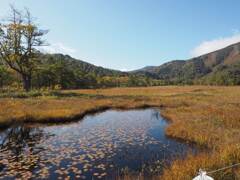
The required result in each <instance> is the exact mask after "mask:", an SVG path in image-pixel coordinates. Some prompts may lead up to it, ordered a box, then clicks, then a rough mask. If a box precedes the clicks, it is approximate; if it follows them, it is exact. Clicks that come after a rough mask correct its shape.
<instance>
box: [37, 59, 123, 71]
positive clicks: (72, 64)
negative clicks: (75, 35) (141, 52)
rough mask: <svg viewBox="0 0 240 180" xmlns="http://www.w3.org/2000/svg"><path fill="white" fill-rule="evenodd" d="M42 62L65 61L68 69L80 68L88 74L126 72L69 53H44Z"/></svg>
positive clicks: (79, 69)
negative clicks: (95, 63)
mask: <svg viewBox="0 0 240 180" xmlns="http://www.w3.org/2000/svg"><path fill="white" fill-rule="evenodd" d="M40 58H41V61H42V63H43V64H44V63H46V64H55V63H58V62H64V65H65V67H66V68H68V69H72V70H78V71H81V72H82V73H86V74H90V73H92V74H95V75H97V76H114V75H124V74H126V73H125V72H122V71H118V70H113V69H107V68H103V67H101V66H95V65H93V64H90V63H88V62H85V61H82V60H79V59H75V58H72V57H71V56H69V55H63V54H42V55H41V57H40Z"/></svg>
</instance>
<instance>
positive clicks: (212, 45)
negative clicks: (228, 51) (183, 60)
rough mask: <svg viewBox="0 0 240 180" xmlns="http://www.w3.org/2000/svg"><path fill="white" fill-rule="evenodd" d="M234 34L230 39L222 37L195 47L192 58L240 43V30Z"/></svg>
mask: <svg viewBox="0 0 240 180" xmlns="http://www.w3.org/2000/svg"><path fill="white" fill-rule="evenodd" d="M234 31H235V32H234V34H233V35H232V36H230V37H221V38H218V39H213V40H210V41H204V42H202V43H201V44H199V45H198V46H197V47H195V48H194V49H193V50H192V51H191V52H190V53H191V56H193V57H196V56H200V55H203V54H206V53H209V52H213V51H216V50H219V49H222V48H224V47H227V46H229V45H231V44H234V43H237V42H240V33H239V31H238V30H234Z"/></svg>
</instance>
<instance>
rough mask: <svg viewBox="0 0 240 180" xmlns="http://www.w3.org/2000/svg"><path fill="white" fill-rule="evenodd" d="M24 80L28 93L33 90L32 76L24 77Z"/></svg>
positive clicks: (24, 86)
mask: <svg viewBox="0 0 240 180" xmlns="http://www.w3.org/2000/svg"><path fill="white" fill-rule="evenodd" d="M22 79H23V88H24V90H25V91H26V92H28V91H30V89H31V80H32V78H31V76H30V75H22Z"/></svg>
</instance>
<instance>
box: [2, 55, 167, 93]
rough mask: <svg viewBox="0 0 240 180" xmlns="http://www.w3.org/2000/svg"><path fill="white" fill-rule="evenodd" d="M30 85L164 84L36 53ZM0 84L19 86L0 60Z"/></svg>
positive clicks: (17, 77) (60, 57)
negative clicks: (36, 57)
mask: <svg viewBox="0 0 240 180" xmlns="http://www.w3.org/2000/svg"><path fill="white" fill-rule="evenodd" d="M39 58H40V61H38V62H39V64H38V65H37V68H36V70H35V71H34V72H33V74H32V83H31V86H32V88H33V89H41V88H49V89H56V88H57V89H79V88H106V87H133V86H158V85H164V84H163V83H164V82H163V81H161V80H154V79H151V78H149V77H147V76H138V75H133V74H128V73H123V72H120V71H115V70H109V69H105V68H102V67H97V66H94V65H91V64H89V63H86V62H83V61H79V60H75V59H73V58H71V57H70V56H67V55H66V56H64V55H61V54H54V55H40V56H39ZM0 87H1V88H2V87H12V88H22V83H21V76H20V75H19V74H18V73H17V72H15V71H13V70H12V69H10V68H8V67H7V66H4V65H3V64H2V65H1V64H0Z"/></svg>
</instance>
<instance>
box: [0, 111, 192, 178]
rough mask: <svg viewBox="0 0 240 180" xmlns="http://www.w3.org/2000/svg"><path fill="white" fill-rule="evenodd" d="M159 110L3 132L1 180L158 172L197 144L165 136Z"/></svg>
mask: <svg viewBox="0 0 240 180" xmlns="http://www.w3.org/2000/svg"><path fill="white" fill-rule="evenodd" d="M166 125H167V122H166V121H165V120H163V119H162V117H161V116H160V113H159V111H158V110H155V109H144V110H129V111H116V110H110V111H106V112H103V113H99V114H95V115H89V116H86V117H85V118H84V119H83V120H82V121H80V122H78V123H73V124H65V125H57V126H39V125H33V126H28V125H21V126H14V127H11V128H8V129H7V130H4V131H2V132H0V178H3V179H15V178H34V179H38V178H39V179H43V178H44V179H45V178H51V179H64V178H68V179H114V177H116V176H121V175H122V174H124V173H126V172H129V171H130V172H142V173H143V174H145V175H146V176H150V175H153V174H159V173H161V171H162V168H163V167H164V166H166V165H168V164H169V163H171V161H172V160H173V159H174V158H176V157H178V158H182V157H184V155H185V154H186V153H187V152H188V151H192V150H193V148H192V147H191V146H189V145H187V144H183V143H180V142H177V141H176V140H173V139H169V138H167V137H166V136H165V134H164V129H165V127H166Z"/></svg>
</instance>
